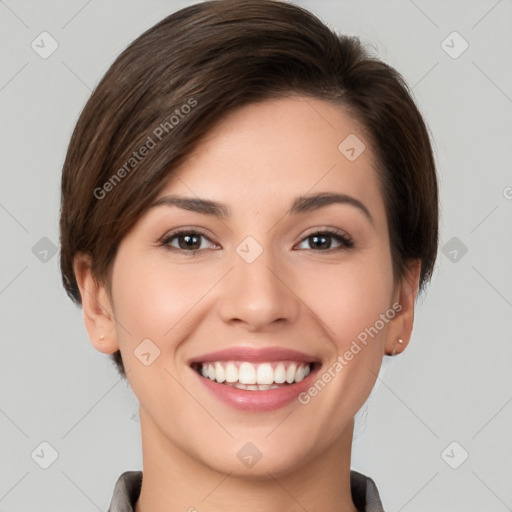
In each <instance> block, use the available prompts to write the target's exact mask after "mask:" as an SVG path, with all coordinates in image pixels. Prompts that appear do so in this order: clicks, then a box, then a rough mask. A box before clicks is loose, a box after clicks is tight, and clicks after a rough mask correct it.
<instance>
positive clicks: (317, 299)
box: [299, 250, 393, 353]
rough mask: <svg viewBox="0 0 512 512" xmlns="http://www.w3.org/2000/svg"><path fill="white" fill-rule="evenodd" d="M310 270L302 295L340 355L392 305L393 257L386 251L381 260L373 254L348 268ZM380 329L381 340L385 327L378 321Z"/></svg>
mask: <svg viewBox="0 0 512 512" xmlns="http://www.w3.org/2000/svg"><path fill="white" fill-rule="evenodd" d="M310 270H311V272H309V273H308V269H304V272H302V273H301V274H302V276H303V277H301V284H300V285H299V289H301V290H303V291H302V292H301V295H302V297H303V299H304V302H305V303H306V304H307V305H308V306H310V307H311V309H312V310H313V311H314V313H315V314H316V315H317V316H318V318H319V319H320V320H321V321H322V324H323V325H324V326H325V329H326V332H327V334H328V336H329V337H330V338H331V339H332V340H333V341H334V343H335V344H336V348H337V352H338V353H340V352H341V351H344V350H346V349H347V346H349V345H350V344H351V342H352V340H354V339H356V338H357V337H358V336H359V335H360V334H361V333H364V332H366V331H365V329H368V328H371V327H372V326H374V324H375V323H376V322H377V321H378V320H379V319H380V318H381V315H382V314H385V313H386V311H387V310H388V309H389V308H390V307H391V305H392V294H393V275H392V268H391V258H390V257H389V256H387V254H386V251H385V250H383V251H379V256H378V257H376V254H375V253H374V252H373V251H372V254H371V255H370V253H368V256H367V257H360V258H353V259H352V260H350V262H349V263H347V264H346V265H339V266H337V267H334V266H330V265H327V266H325V267H319V266H316V267H315V269H314V272H313V268H311V269H310ZM308 275H309V276H310V277H309V278H308V277H307V276H308ZM311 276H314V278H312V277H311ZM385 325H387V324H385ZM378 327H379V331H382V332H379V335H378V336H375V338H379V339H380V338H383V336H382V334H383V333H385V326H384V327H382V325H381V322H379V323H378ZM363 337H364V334H363Z"/></svg>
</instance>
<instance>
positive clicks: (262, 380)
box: [256, 363, 274, 384]
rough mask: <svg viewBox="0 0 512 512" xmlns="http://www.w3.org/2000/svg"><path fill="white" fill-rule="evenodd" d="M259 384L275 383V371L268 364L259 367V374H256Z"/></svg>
mask: <svg viewBox="0 0 512 512" xmlns="http://www.w3.org/2000/svg"><path fill="white" fill-rule="evenodd" d="M256 380H257V382H258V384H272V382H274V370H272V366H270V364H268V363H263V364H260V365H258V372H257V374H256Z"/></svg>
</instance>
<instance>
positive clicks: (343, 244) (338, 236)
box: [160, 229, 354, 256]
mask: <svg viewBox="0 0 512 512" xmlns="http://www.w3.org/2000/svg"><path fill="white" fill-rule="evenodd" d="M184 235H192V236H200V237H203V238H205V239H206V240H208V241H209V242H210V243H212V242H211V240H210V239H209V238H208V236H207V235H206V234H205V233H203V232H202V231H200V230H197V229H189V230H187V229H182V230H179V231H176V232H174V233H171V234H169V235H166V236H164V237H163V238H162V239H161V241H160V245H162V246H165V247H166V248H167V249H169V250H174V251H183V252H185V253H187V254H189V255H191V256H195V255H197V254H199V253H200V252H201V251H203V250H204V249H192V250H190V251H189V250H186V249H181V248H178V247H172V246H170V243H171V241H172V240H174V239H177V238H179V237H180V236H184ZM314 236H325V237H329V238H332V239H334V240H335V241H337V242H338V243H339V244H340V247H335V248H329V249H326V250H323V249H306V250H308V251H314V252H333V251H340V250H346V249H352V248H353V247H354V242H353V241H352V239H351V238H350V237H348V236H347V235H346V234H344V233H343V232H340V231H336V230H332V229H323V230H319V231H314V232H312V233H310V234H309V235H307V236H305V237H304V238H303V239H302V240H301V242H300V243H301V244H302V243H303V242H304V241H306V240H308V239H309V238H312V237H314ZM214 245H217V244H214Z"/></svg>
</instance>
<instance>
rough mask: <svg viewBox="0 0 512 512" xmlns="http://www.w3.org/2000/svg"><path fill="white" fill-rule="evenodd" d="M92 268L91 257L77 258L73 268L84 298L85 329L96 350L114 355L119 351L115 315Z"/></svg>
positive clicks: (105, 292)
mask: <svg viewBox="0 0 512 512" xmlns="http://www.w3.org/2000/svg"><path fill="white" fill-rule="evenodd" d="M91 267H92V260H91V258H90V256H88V255H86V254H77V255H76V256H75V258H74V261H73V268H74V271H75V276H76V280H77V283H78V288H79V290H80V295H81V297H82V308H83V311H84V322H85V328H86V329H87V332H88V334H89V339H90V341H91V344H92V345H93V346H94V348H95V349H96V350H98V351H100V352H103V353H104V354H112V353H114V352H115V351H116V350H118V349H119V344H118V342H117V335H116V329H115V327H116V326H115V318H114V313H113V309H112V305H111V303H110V299H109V297H108V294H107V291H106V289H105V286H104V285H102V284H100V283H99V281H98V280H97V279H96V277H95V276H94V275H93V273H92V270H91Z"/></svg>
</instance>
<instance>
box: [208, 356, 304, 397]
mask: <svg viewBox="0 0 512 512" xmlns="http://www.w3.org/2000/svg"><path fill="white" fill-rule="evenodd" d="M310 372H311V367H310V365H309V364H307V363H296V362H289V361H288V362H284V361H283V362H278V363H277V362H274V363H270V362H268V363H259V364H253V363H249V362H247V361H243V362H239V361H228V362H225V361H216V362H211V363H204V364H202V365H201V369H200V373H201V375H202V376H203V377H205V378H207V379H210V380H214V381H216V382H219V383H224V384H226V385H231V386H232V387H236V388H239V389H248V390H251V391H257V390H259V391H266V390H268V389H275V388H278V387H282V386H283V385H287V384H293V383H294V382H300V381H301V380H303V379H304V378H305V377H307V376H308V375H309V373H310Z"/></svg>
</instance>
